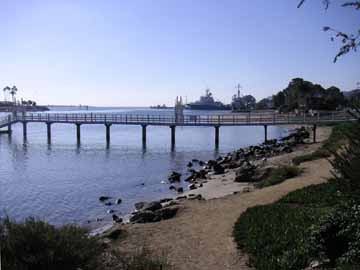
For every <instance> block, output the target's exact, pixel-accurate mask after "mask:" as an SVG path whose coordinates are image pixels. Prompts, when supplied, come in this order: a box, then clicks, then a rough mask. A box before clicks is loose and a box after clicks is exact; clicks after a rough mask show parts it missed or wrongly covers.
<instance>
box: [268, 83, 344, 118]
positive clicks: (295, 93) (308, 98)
mask: <svg viewBox="0 0 360 270" xmlns="http://www.w3.org/2000/svg"><path fill="white" fill-rule="evenodd" d="M273 105H274V107H275V108H276V109H279V110H280V111H292V110H295V109H300V110H310V109H312V110H336V109H339V108H342V107H343V106H345V105H346V100H345V97H344V95H343V93H342V92H341V91H340V89H339V88H337V87H335V86H331V87H329V88H327V89H325V88H324V87H323V86H321V85H320V84H314V83H312V82H310V81H306V80H304V79H302V78H295V79H292V80H291V81H290V83H289V85H288V86H287V87H286V88H285V89H284V90H282V91H280V92H279V93H277V94H276V95H274V96H273Z"/></svg>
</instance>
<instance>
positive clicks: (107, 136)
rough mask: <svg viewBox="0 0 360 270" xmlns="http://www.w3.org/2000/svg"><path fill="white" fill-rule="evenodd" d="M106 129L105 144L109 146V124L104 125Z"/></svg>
mask: <svg viewBox="0 0 360 270" xmlns="http://www.w3.org/2000/svg"><path fill="white" fill-rule="evenodd" d="M105 127H106V144H107V145H109V144H110V127H111V124H105Z"/></svg>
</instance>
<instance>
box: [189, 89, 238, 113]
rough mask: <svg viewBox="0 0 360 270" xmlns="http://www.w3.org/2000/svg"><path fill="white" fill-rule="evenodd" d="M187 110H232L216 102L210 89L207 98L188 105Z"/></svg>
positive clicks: (203, 97) (207, 90)
mask: <svg viewBox="0 0 360 270" xmlns="http://www.w3.org/2000/svg"><path fill="white" fill-rule="evenodd" d="M185 108H186V109H190V110H231V107H230V106H229V105H225V104H223V103H222V102H220V101H215V100H214V98H213V96H212V93H211V92H210V90H209V89H206V92H205V96H201V97H200V100H198V101H195V102H191V103H188V104H186V105H185Z"/></svg>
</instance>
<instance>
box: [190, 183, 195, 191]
mask: <svg viewBox="0 0 360 270" xmlns="http://www.w3.org/2000/svg"><path fill="white" fill-rule="evenodd" d="M189 189H190V190H194V189H197V187H196V185H195V184H190V185H189Z"/></svg>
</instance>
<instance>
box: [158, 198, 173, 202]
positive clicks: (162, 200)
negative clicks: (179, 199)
mask: <svg viewBox="0 0 360 270" xmlns="http://www.w3.org/2000/svg"><path fill="white" fill-rule="evenodd" d="M172 200H173V199H172V198H164V199H161V200H160V203H166V202H170V201H172Z"/></svg>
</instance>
